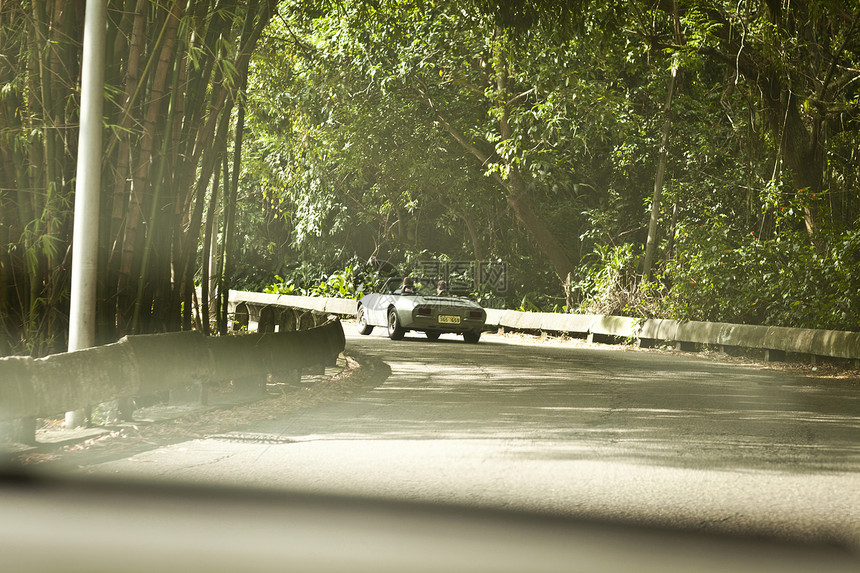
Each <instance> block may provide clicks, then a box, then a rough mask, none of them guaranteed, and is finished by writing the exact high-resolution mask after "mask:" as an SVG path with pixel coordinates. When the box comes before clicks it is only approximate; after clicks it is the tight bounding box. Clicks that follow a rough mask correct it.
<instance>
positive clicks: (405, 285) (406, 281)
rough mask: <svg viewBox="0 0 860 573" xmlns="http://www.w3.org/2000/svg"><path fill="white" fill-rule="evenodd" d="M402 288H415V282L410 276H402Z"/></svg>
mask: <svg viewBox="0 0 860 573" xmlns="http://www.w3.org/2000/svg"><path fill="white" fill-rule="evenodd" d="M403 288H408V289H413V288H415V283H414V282H413V281H412V277H403Z"/></svg>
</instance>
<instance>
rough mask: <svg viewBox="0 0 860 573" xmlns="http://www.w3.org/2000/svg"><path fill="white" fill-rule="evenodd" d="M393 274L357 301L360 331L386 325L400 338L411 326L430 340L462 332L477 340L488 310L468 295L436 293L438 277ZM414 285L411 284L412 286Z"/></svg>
mask: <svg viewBox="0 0 860 573" xmlns="http://www.w3.org/2000/svg"><path fill="white" fill-rule="evenodd" d="M406 283H407V284H406V285H405V288H404V279H403V278H390V279H388V280H387V281H385V284H383V285H382V288H381V289H380V291H379V292H375V293H371V294H368V295H365V296H364V297H363V298H362V299H361V300H359V301H358V308H357V311H356V320H357V322H358V332H359V333H360V334H370V333H371V332H372V331H373V327H374V326H384V327H386V328H387V329H388V336H389V338H391V339H392V340H400V339H401V338H403V335H404V334H406V332H407V331H409V330H418V331H421V332H423V333H424V334H426V335H427V338H429V339H430V340H436V339H438V338H439V336H440V335H441V334H444V333H446V332H447V333H452V334H462V335H463V340H465V341H466V342H470V343H475V342H478V340H480V338H481V332H483V330H484V322H485V321H486V320H487V313H486V312H485V311H484V309H483V308H481V306H480V305H479V304H478V303H476V302H474V301H471V300H469V299H468V298H462V297H456V296H450V295H446V294H439V293H437V287H436V281H435V280H433V279H426V278H413V279H411V285H410V284H409V283H410V279H409V278H407V279H406ZM410 286H411V288H410Z"/></svg>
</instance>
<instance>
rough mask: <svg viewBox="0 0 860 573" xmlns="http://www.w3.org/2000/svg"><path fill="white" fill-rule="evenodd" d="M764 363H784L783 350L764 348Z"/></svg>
mask: <svg viewBox="0 0 860 573" xmlns="http://www.w3.org/2000/svg"><path fill="white" fill-rule="evenodd" d="M764 361H765V362H784V361H785V351H784V350H774V349H772V348H766V349H765V351H764Z"/></svg>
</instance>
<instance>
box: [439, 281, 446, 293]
mask: <svg viewBox="0 0 860 573" xmlns="http://www.w3.org/2000/svg"><path fill="white" fill-rule="evenodd" d="M447 290H448V282H447V281H444V280H441V281H439V282H437V283H436V292H437V293H442V292H446V291H447Z"/></svg>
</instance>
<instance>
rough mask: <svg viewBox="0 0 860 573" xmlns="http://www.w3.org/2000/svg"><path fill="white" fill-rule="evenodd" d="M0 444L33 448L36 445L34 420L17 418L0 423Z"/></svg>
mask: <svg viewBox="0 0 860 573" xmlns="http://www.w3.org/2000/svg"><path fill="white" fill-rule="evenodd" d="M0 442H12V443H18V444H25V445H27V446H33V445H35V444H36V418H19V419H17V420H10V421H8V422H0Z"/></svg>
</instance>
